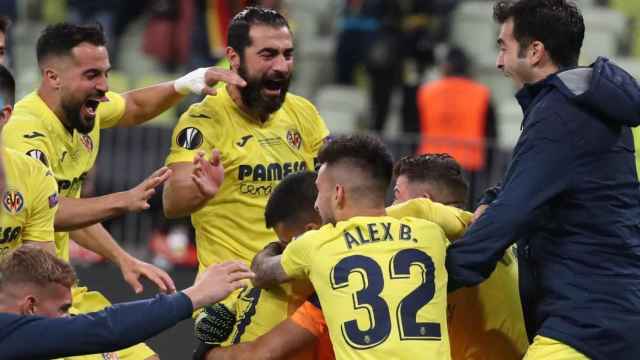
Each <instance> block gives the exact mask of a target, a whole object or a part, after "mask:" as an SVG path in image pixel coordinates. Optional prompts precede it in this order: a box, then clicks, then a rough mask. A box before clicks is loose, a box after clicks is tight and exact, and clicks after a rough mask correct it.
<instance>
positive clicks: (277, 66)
mask: <svg viewBox="0 0 640 360" xmlns="http://www.w3.org/2000/svg"><path fill="white" fill-rule="evenodd" d="M272 68H273V71H275V72H278V73H281V74H287V73H289V60H287V59H286V58H285V57H284V55H280V56H276V58H275V59H274V60H273V66H272Z"/></svg>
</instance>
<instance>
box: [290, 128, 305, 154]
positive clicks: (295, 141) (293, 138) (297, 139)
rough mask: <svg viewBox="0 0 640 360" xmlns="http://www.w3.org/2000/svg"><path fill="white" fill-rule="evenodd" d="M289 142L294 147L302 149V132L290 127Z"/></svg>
mask: <svg viewBox="0 0 640 360" xmlns="http://www.w3.org/2000/svg"><path fill="white" fill-rule="evenodd" d="M287 143H288V144H289V146H291V147H292V148H295V149H296V150H300V145H302V136H300V132H299V131H298V130H296V129H290V130H289V131H287Z"/></svg>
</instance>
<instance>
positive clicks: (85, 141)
mask: <svg viewBox="0 0 640 360" xmlns="http://www.w3.org/2000/svg"><path fill="white" fill-rule="evenodd" d="M80 141H81V142H82V145H84V148H85V149H87V151H88V152H91V151H93V140H91V137H90V136H89V135H84V134H83V135H80Z"/></svg>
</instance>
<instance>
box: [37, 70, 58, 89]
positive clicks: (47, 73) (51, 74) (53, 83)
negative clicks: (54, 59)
mask: <svg viewBox="0 0 640 360" xmlns="http://www.w3.org/2000/svg"><path fill="white" fill-rule="evenodd" d="M42 78H43V79H44V81H45V82H46V83H47V84H48V85H49V86H50V87H52V88H54V89H56V90H57V89H60V87H61V86H62V79H60V74H58V72H57V71H56V70H55V69H53V68H50V67H48V68H45V69H44V70H43V72H42Z"/></svg>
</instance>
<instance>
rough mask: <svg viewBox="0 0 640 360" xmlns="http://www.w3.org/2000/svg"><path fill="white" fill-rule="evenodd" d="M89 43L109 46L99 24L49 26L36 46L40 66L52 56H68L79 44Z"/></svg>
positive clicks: (63, 23) (58, 24) (43, 31)
mask: <svg viewBox="0 0 640 360" xmlns="http://www.w3.org/2000/svg"><path fill="white" fill-rule="evenodd" d="M83 42H87V43H89V44H92V45H95V46H105V45H107V38H106V37H105V35H104V31H103V30H102V25H100V24H99V23H95V24H91V25H75V24H70V23H66V22H62V23H57V24H53V25H49V26H47V27H46V28H45V29H44V30H42V33H40V37H39V38H38V44H37V45H36V55H37V58H38V65H40V66H41V65H42V61H43V60H44V59H45V58H47V57H48V56H50V55H56V56H66V55H70V54H71V50H72V49H73V48H74V47H76V46H78V45H79V44H81V43H83Z"/></svg>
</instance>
